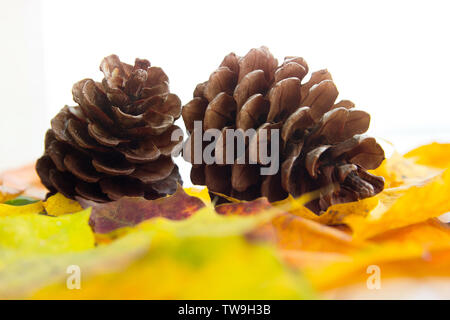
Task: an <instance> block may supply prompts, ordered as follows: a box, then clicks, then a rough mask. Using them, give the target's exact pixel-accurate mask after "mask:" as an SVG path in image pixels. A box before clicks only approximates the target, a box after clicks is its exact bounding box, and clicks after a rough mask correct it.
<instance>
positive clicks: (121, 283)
mask: <svg viewBox="0 0 450 320" xmlns="http://www.w3.org/2000/svg"><path fill="white" fill-rule="evenodd" d="M194 217H195V216H194ZM194 217H193V218H191V219H188V220H184V221H168V220H166V219H162V218H156V219H151V220H147V221H145V224H147V227H148V229H146V231H144V230H143V229H142V228H140V229H139V230H141V232H144V233H145V234H148V235H151V237H152V245H151V247H150V250H149V251H148V252H147V253H146V255H145V256H143V257H142V258H140V259H137V260H136V261H135V262H134V263H133V265H131V266H130V267H128V268H127V270H126V272H113V273H105V272H93V273H86V272H85V273H84V277H85V278H86V280H85V281H84V282H83V287H82V290H67V289H66V287H65V283H63V282H61V281H60V282H57V283H55V284H54V285H52V286H49V287H47V288H44V289H42V290H40V291H39V292H37V293H36V294H35V295H34V298H37V299H53V298H58V299H98V298H99V297H101V298H102V299H300V298H312V297H314V296H315V295H314V293H313V292H312V290H311V288H310V287H309V285H308V284H307V283H306V282H305V281H304V280H303V279H302V278H301V276H300V275H299V274H296V273H295V272H292V271H290V270H289V269H287V268H285V267H284V265H283V264H282V263H281V262H280V261H279V259H278V258H277V257H276V254H275V252H274V251H273V249H272V248H270V247H267V246H264V245H260V244H254V243H249V242H248V241H246V240H245V239H244V238H243V237H242V236H240V235H227V236H225V235H223V234H222V235H217V234H213V233H211V235H210V236H207V235H206V231H207V228H205V229H204V231H205V232H204V233H203V235H202V236H200V235H193V234H192V233H188V234H186V233H184V232H183V229H184V227H185V225H184V222H186V223H188V221H191V220H192V219H194ZM220 219H222V223H226V222H225V221H226V220H229V218H227V217H220ZM242 219H245V218H242ZM232 220H234V219H232ZM163 222H164V223H167V225H168V226H169V225H171V227H169V230H166V231H168V233H167V232H163V231H164V227H162V226H161V223H163ZM197 223H201V221H200V220H199V221H197ZM153 224H156V225H158V226H153V227H152V226H151V225H153ZM141 226H142V224H141ZM173 227H174V228H175V229H176V230H174V229H173ZM205 227H206V225H205ZM157 229H158V230H159V231H158V232H156V233H155V230H157ZM225 229H226V228H225ZM149 230H152V232H150V231H149ZM135 232H136V231H135ZM133 234H134V233H133V232H132V233H129V234H128V235H127V236H126V237H128V236H130V235H133ZM181 234H183V236H181V237H180V235H181ZM160 237H161V238H160ZM122 239H124V238H122Z"/></svg>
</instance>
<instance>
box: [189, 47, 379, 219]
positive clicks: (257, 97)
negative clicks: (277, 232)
mask: <svg viewBox="0 0 450 320" xmlns="http://www.w3.org/2000/svg"><path fill="white" fill-rule="evenodd" d="M307 73H308V65H307V64H306V62H305V60H304V59H303V58H300V57H286V58H285V59H284V62H283V63H282V64H281V65H280V66H278V62H277V60H276V59H275V58H274V57H273V56H272V54H271V53H270V52H269V50H268V49H267V48H266V47H261V48H259V49H252V50H250V51H249V52H248V53H247V55H245V56H244V57H238V56H236V55H235V54H234V53H231V54H229V55H227V56H226V57H225V59H224V60H223V61H222V63H221V64H220V66H219V68H218V69H217V70H216V71H214V72H213V73H212V74H211V76H210V78H209V80H208V81H206V82H204V83H201V84H199V85H197V87H196V89H195V91H194V99H193V100H191V101H190V102H189V103H187V104H186V105H185V106H184V107H183V110H182V115H183V119H184V122H185V124H186V128H187V130H188V131H189V133H191V135H190V140H191V141H190V144H191V145H192V144H193V143H194V141H195V139H194V136H195V135H194V121H203V127H202V129H201V130H202V132H204V131H205V130H207V129H211V128H216V129H219V130H221V131H222V134H221V136H220V137H219V138H218V139H217V143H216V145H215V151H214V152H215V157H216V160H217V159H221V160H222V163H224V161H223V160H224V159H223V158H222V157H226V154H225V153H226V152H225V149H224V146H225V144H224V143H223V142H224V141H225V139H226V136H225V131H224V130H225V129H227V128H232V129H242V130H244V131H245V130H247V129H250V128H253V129H255V130H256V134H255V135H253V137H252V138H250V139H248V140H246V151H245V156H246V159H247V161H246V162H245V164H242V163H241V164H238V163H237V161H236V160H237V158H238V156H235V158H234V160H235V163H234V164H229V165H226V164H225V165H223V164H222V165H221V164H217V163H214V164H205V163H201V164H193V167H192V170H191V180H192V182H193V183H194V184H202V185H207V186H208V188H209V190H210V191H212V192H215V193H221V194H224V195H227V196H231V197H234V198H238V199H242V200H251V199H255V198H257V197H260V196H265V197H267V198H268V199H269V200H270V201H276V200H281V199H283V198H285V197H286V196H287V195H288V194H291V195H292V196H294V197H297V196H300V195H302V194H304V193H306V192H310V191H314V190H319V189H320V190H321V191H320V198H319V199H316V200H314V201H311V202H310V203H308V205H307V206H308V207H309V208H310V209H311V210H313V211H314V212H316V213H320V212H321V211H324V210H326V209H327V208H328V207H329V206H330V205H332V204H336V203H342V202H349V201H355V200H358V199H363V198H366V197H370V196H373V195H375V194H377V193H379V192H380V191H381V190H383V187H384V179H383V178H382V177H377V176H373V175H372V174H370V173H368V172H367V170H370V169H375V168H377V167H378V166H379V165H380V164H381V162H382V161H383V159H384V151H383V149H382V148H381V147H380V146H379V145H378V144H377V142H376V141H375V139H373V138H370V137H365V136H361V134H362V133H364V132H366V131H367V129H368V127H369V122H370V116H369V114H367V113H366V112H364V111H359V110H354V109H353V108H354V104H353V103H352V102H350V101H347V100H343V101H340V102H338V103H335V101H336V98H337V96H338V90H337V88H336V86H335V84H334V82H333V80H332V78H331V75H330V73H329V72H328V71H327V70H320V71H317V72H314V73H313V74H312V75H311V79H310V80H309V81H308V82H304V83H302V79H303V78H304V77H305V75H306V74H307ZM262 129H268V130H269V132H270V130H273V129H278V130H280V131H279V133H280V134H279V136H280V138H279V140H278V141H277V143H278V144H279V154H278V155H277V156H278V160H279V163H280V170H278V173H277V174H273V175H266V176H264V175H261V174H260V169H261V167H263V166H265V165H263V164H262V163H257V164H250V163H249V162H248V159H249V157H250V156H253V157H255V156H256V155H257V154H258V148H259V147H260V145H259V144H261V143H266V144H267V145H266V148H268V150H270V143H269V142H270V141H269V139H266V140H262V141H259V144H258V137H259V135H260V132H261V130H262ZM200 143H202V142H200ZM204 148H205V145H204V143H203V149H204ZM241 156H242V155H241ZM191 162H192V163H193V159H192V157H191Z"/></svg>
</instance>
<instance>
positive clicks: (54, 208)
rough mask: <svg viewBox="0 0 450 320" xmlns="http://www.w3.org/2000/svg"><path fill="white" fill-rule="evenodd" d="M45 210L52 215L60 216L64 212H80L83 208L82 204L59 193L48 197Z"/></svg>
mask: <svg viewBox="0 0 450 320" xmlns="http://www.w3.org/2000/svg"><path fill="white" fill-rule="evenodd" d="M43 205H44V208H45V212H47V214H49V215H51V216H60V215H63V214H68V213H74V212H79V211H81V210H83V208H82V207H81V206H80V204H79V203H78V202H77V201H75V200H71V199H68V198H66V197H65V196H64V195H62V194H61V193H57V194H55V195H53V196H51V197H49V198H48V199H47V201H45V202H44V203H43Z"/></svg>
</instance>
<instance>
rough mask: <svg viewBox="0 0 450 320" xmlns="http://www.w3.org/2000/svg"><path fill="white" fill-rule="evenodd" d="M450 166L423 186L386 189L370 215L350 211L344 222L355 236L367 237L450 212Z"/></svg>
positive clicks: (424, 182)
mask: <svg viewBox="0 0 450 320" xmlns="http://www.w3.org/2000/svg"><path fill="white" fill-rule="evenodd" d="M449 194H450V169H448V170H446V171H444V172H443V173H442V174H441V175H438V176H437V177H434V178H432V179H429V180H425V181H423V182H422V185H414V186H410V187H399V188H393V189H387V190H384V191H383V192H382V193H381V194H379V195H378V196H377V197H378V198H379V199H380V202H379V203H378V205H377V206H376V207H375V208H374V209H373V210H372V211H370V212H369V213H367V214H365V213H364V214H362V215H361V214H360V213H355V214H349V215H347V216H345V217H344V219H343V222H344V223H345V224H347V225H349V226H350V228H351V229H352V230H353V235H354V237H355V238H363V239H367V238H370V237H373V236H375V235H377V234H379V233H382V232H385V231H387V230H391V229H395V228H399V227H403V226H407V225H410V224H414V223H418V222H421V221H425V220H427V219H429V218H433V217H438V216H440V215H442V214H444V213H445V212H447V211H450V202H449V201H448V195H449Z"/></svg>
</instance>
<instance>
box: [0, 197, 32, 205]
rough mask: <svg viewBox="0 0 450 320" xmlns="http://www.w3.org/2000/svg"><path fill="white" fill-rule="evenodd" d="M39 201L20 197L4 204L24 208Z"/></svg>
mask: <svg viewBox="0 0 450 320" xmlns="http://www.w3.org/2000/svg"><path fill="white" fill-rule="evenodd" d="M38 201H39V200H36V199H32V198H29V197H24V196H20V197H17V198H15V199H13V200H9V201H6V202H5V204H9V205H11V206H26V205H27V204H32V203H36V202H38Z"/></svg>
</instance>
